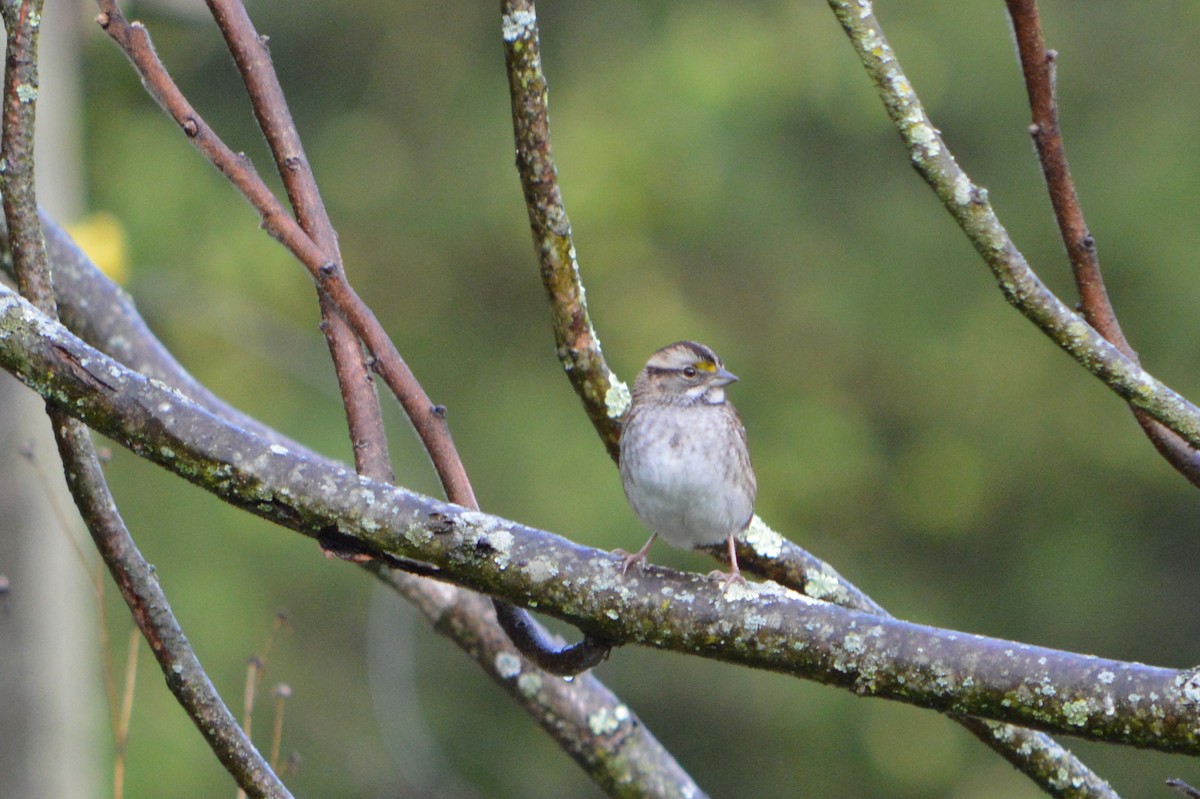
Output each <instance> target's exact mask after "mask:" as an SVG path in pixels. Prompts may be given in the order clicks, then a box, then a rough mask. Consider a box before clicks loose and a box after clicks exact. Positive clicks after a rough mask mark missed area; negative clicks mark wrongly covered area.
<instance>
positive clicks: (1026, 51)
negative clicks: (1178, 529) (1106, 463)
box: [1007, 0, 1200, 487]
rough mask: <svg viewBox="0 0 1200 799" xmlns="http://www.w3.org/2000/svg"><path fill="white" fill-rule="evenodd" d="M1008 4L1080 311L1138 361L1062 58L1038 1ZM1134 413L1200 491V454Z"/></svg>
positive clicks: (1143, 415) (1039, 150)
mask: <svg viewBox="0 0 1200 799" xmlns="http://www.w3.org/2000/svg"><path fill="white" fill-rule="evenodd" d="M1007 4H1008V14H1009V18H1010V19H1011V20H1012V23H1013V30H1014V31H1015V33H1016V39H1017V50H1018V53H1019V54H1020V57H1021V68H1022V72H1023V73H1024V76H1025V88H1026V90H1027V92H1028V94H1029V107H1030V109H1031V110H1032V112H1033V124H1032V125H1030V126H1029V132H1030V135H1032V136H1033V142H1034V145H1035V146H1036V148H1037V153H1038V161H1039V162H1040V163H1041V166H1042V174H1043V175H1044V176H1045V178H1046V189H1047V191H1048V192H1049V194H1050V204H1051V205H1052V206H1053V208H1054V216H1055V218H1056V219H1057V220H1058V228H1059V232H1060V234H1061V236H1062V241H1063V244H1064V245H1065V246H1066V250H1067V258H1068V259H1069V260H1070V262H1071V272H1072V274H1073V275H1074V277H1075V287H1076V289H1077V290H1078V291H1079V307H1080V310H1081V311H1082V312H1083V318H1084V319H1086V320H1087V321H1088V324H1090V325H1091V326H1092V327H1094V328H1096V330H1097V332H1099V333H1100V335H1102V336H1104V337H1105V338H1106V339H1108V340H1109V341H1111V342H1112V343H1113V344H1114V345H1115V346H1116V347H1117V348H1118V349H1119V350H1121V352H1123V353H1125V355H1127V356H1128V357H1129V358H1130V359H1132V360H1133V361H1135V362H1137V360H1138V357H1137V353H1136V352H1134V350H1133V347H1131V346H1130V345H1129V342H1128V341H1127V340H1126V339H1125V334H1124V333H1122V332H1121V325H1120V323H1119V322H1118V321H1117V314H1116V312H1115V311H1114V310H1113V307H1112V303H1111V302H1109V299H1108V292H1107V291H1106V290H1105V288H1104V278H1103V276H1102V275H1101V273H1100V256H1099V254H1098V253H1097V250H1096V240H1095V239H1094V238H1093V237H1092V234H1091V232H1090V231H1089V230H1088V227H1087V222H1086V221H1085V220H1084V217H1083V208H1082V206H1081V205H1080V202H1079V194H1078V192H1077V191H1076V190H1075V182H1074V181H1073V180H1072V179H1071V170H1070V168H1069V167H1068V166H1067V152H1066V148H1065V147H1064V146H1063V138H1062V131H1061V129H1060V128H1059V124H1058V102H1057V98H1056V96H1055V95H1056V91H1057V88H1056V81H1055V65H1056V60H1057V54H1056V53H1054V52H1053V51H1051V50H1047V49H1046V43H1045V39H1044V37H1043V35H1042V25H1041V20H1040V18H1039V16H1038V8H1037V2H1036V0H1007ZM1133 413H1134V416H1135V417H1136V418H1137V420H1138V423H1139V424H1140V425H1141V426H1142V429H1143V430H1144V431H1145V433H1146V436H1147V437H1148V438H1149V439H1150V441H1151V443H1152V444H1153V445H1154V447H1155V449H1157V450H1158V451H1159V453H1160V454H1162V456H1163V457H1164V458H1166V459H1167V461H1168V462H1169V463H1170V464H1171V465H1172V466H1174V467H1175V469H1176V471H1178V472H1179V473H1180V474H1182V475H1183V476H1184V477H1186V478H1187V479H1188V480H1189V481H1191V483H1192V484H1193V485H1196V486H1198V487H1200V452H1197V450H1196V449H1195V448H1193V447H1191V446H1189V445H1188V444H1187V442H1185V441H1183V440H1181V439H1180V438H1179V436H1178V435H1176V434H1175V433H1173V432H1172V431H1171V430H1169V429H1168V428H1166V427H1164V426H1163V425H1162V424H1160V423H1159V422H1157V421H1155V420H1154V419H1153V418H1151V417H1150V416H1149V415H1147V413H1146V412H1145V411H1143V410H1141V409H1139V408H1134V409H1133Z"/></svg>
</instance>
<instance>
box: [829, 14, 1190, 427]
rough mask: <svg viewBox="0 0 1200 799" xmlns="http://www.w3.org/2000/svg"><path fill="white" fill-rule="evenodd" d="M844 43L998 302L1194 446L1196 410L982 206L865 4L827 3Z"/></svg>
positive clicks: (984, 201)
mask: <svg viewBox="0 0 1200 799" xmlns="http://www.w3.org/2000/svg"><path fill="white" fill-rule="evenodd" d="M829 5H830V7H831V8H832V9H833V12H834V14H835V15H836V16H837V18H838V20H839V21H840V22H841V24H842V27H843V29H844V30H845V31H846V34H847V35H848V36H849V37H850V41H851V43H852V44H853V45H854V49H855V51H857V53H858V57H859V59H860V60H861V61H862V63H863V66H864V67H866V69H867V74H868V75H869V76H870V77H871V80H872V81H873V82H874V83H875V88H876V89H877V91H878V92H879V96H880V99H881V100H882V101H883V105H884V108H885V109H886V110H887V113H888V116H889V117H891V120H892V123H893V124H894V125H895V127H896V129H897V130H898V131H899V132H900V136H901V138H902V139H903V140H904V144H905V146H906V147H907V148H908V152H909V158H910V159H911V161H912V164H913V166H914V167H915V168H916V170H917V172H918V173H920V175H921V177H922V178H924V179H925V182H926V183H928V184H929V186H930V188H932V189H933V191H934V193H935V194H937V196H938V198H939V199H940V200H941V201H942V204H943V205H944V206H945V207H946V210H948V211H949V212H950V214H951V215H952V216H953V217H954V219H955V221H956V222H958V225H959V227H960V228H962V231H963V232H964V233H965V234H966V235H967V238H968V239H970V241H971V243H972V244H973V245H974V246H975V249H976V250H977V251H978V252H979V254H980V255H981V256H983V259H984V261H985V262H986V263H987V265H988V267H989V268H990V269H991V270H992V274H993V275H994V276H995V278H996V281H997V283H998V284H999V286H1000V290H1001V291H1002V292H1003V294H1004V298H1005V299H1006V300H1007V301H1008V302H1009V303H1010V304H1012V305H1013V307H1015V308H1016V309H1017V310H1018V311H1020V312H1021V313H1022V314H1023V315H1024V316H1025V317H1026V318H1027V319H1029V321H1031V322H1033V323H1034V324H1035V325H1037V327H1038V328H1039V329H1040V330H1041V331H1042V332H1043V333H1045V334H1046V335H1047V336H1048V337H1049V338H1050V339H1051V340H1052V341H1053V342H1054V343H1055V344H1057V345H1058V346H1059V347H1061V348H1062V349H1063V350H1065V351H1066V352H1067V353H1068V354H1069V355H1070V356H1071V357H1072V358H1074V359H1075V361H1076V362H1078V363H1079V364H1080V365H1081V366H1083V367H1084V368H1085V369H1087V370H1088V371H1089V372H1091V373H1092V374H1093V375H1095V376H1096V377H1098V378H1100V380H1101V381H1103V382H1104V383H1105V385H1107V386H1108V387H1109V388H1110V389H1112V390H1113V391H1114V392H1115V393H1116V394H1117V395H1118V396H1120V397H1122V398H1123V399H1125V400H1126V401H1128V402H1129V403H1130V404H1131V405H1133V406H1134V407H1136V408H1140V409H1142V410H1144V411H1146V412H1147V413H1149V414H1150V415H1151V416H1152V417H1153V418H1155V419H1157V420H1158V421H1160V422H1162V423H1163V424H1164V425H1166V426H1167V427H1169V428H1170V429H1171V430H1173V431H1175V432H1176V433H1178V434H1179V435H1180V436H1181V437H1182V438H1183V439H1184V440H1186V441H1187V442H1188V443H1189V444H1191V445H1192V446H1200V409H1197V408H1196V406H1195V405H1193V404H1192V403H1190V402H1188V401H1187V400H1186V399H1185V398H1184V397H1182V396H1180V395H1179V394H1178V393H1176V392H1175V391H1172V390H1171V389H1170V388H1168V387H1167V386H1166V385H1164V384H1163V383H1162V382H1161V381H1159V380H1158V379H1157V378H1155V377H1153V376H1152V375H1150V374H1149V373H1148V372H1146V371H1145V370H1144V369H1142V367H1141V366H1140V365H1139V364H1138V363H1137V362H1136V361H1134V360H1133V359H1131V358H1129V357H1128V356H1126V355H1125V354H1123V353H1122V352H1121V351H1120V350H1119V349H1117V347H1116V346H1114V345H1113V344H1111V343H1110V342H1108V341H1107V340H1105V338H1104V337H1103V336H1101V335H1100V334H1099V333H1098V332H1097V331H1096V330H1095V329H1094V328H1093V327H1092V326H1091V325H1089V324H1088V323H1087V321H1086V320H1085V319H1083V317H1081V316H1080V315H1079V314H1077V313H1075V312H1074V311H1072V310H1071V309H1070V308H1069V307H1067V305H1066V304H1065V303H1063V302H1062V300H1060V299H1059V298H1058V297H1056V296H1054V294H1053V293H1052V292H1051V291H1050V290H1049V289H1048V288H1047V287H1046V286H1045V284H1044V283H1042V281H1041V279H1040V278H1038V276H1037V275H1036V274H1035V273H1034V271H1033V270H1032V269H1031V268H1030V267H1029V263H1028V262H1027V261H1026V260H1025V257H1024V256H1023V255H1022V254H1021V252H1020V251H1019V250H1018V249H1017V247H1016V245H1015V244H1013V242H1012V239H1011V238H1010V237H1009V235H1008V232H1007V231H1006V230H1005V229H1004V226H1003V225H1002V224H1000V220H999V219H998V218H997V217H996V213H995V211H994V210H993V209H992V206H991V204H990V203H989V202H988V198H987V190H986V189H984V188H982V187H980V186H977V185H975V184H974V183H973V182H972V181H971V178H970V177H969V176H968V175H967V174H966V172H964V171H963V170H962V168H961V167H959V165H958V163H957V162H956V161H955V159H954V156H953V154H952V153H951V152H950V150H949V148H947V147H946V143H945V141H943V139H942V137H941V134H940V133H939V132H938V130H937V128H936V127H935V126H934V125H933V123H932V122H931V121H930V119H929V115H928V114H927V113H926V112H925V108H924V106H923V105H922V104H921V101H920V99H919V98H918V97H917V95H916V92H915V91H914V90H913V88H912V84H911V83H910V82H909V80H908V77H907V76H906V75H905V74H904V71H903V70H902V69H901V68H900V63H899V61H898V60H897V59H896V55H895V53H894V52H893V51H892V48H891V45H889V44H888V42H887V37H886V36H885V35H884V32H883V28H882V27H880V24H879V21H878V19H876V17H875V14H874V9H873V7H872V3H871V2H870V0H829Z"/></svg>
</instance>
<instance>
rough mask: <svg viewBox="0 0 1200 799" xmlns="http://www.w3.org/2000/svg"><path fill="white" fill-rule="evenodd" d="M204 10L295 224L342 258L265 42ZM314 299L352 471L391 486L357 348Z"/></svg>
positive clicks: (242, 21)
mask: <svg viewBox="0 0 1200 799" xmlns="http://www.w3.org/2000/svg"><path fill="white" fill-rule="evenodd" d="M208 7H209V9H210V10H211V12H212V15H213V19H214V20H216V23H217V27H218V28H220V30H221V33H222V35H223V36H224V37H225V42H226V44H227V45H228V47H229V51H230V52H231V53H232V54H233V60H234V62H235V63H236V64H237V68H238V72H239V73H240V74H241V76H242V79H243V81H245V84H246V90H247V92H248V93H249V95H250V104H251V106H252V107H253V109H254V116H255V118H256V119H257V120H258V125H259V128H260V129H261V130H262V132H263V136H264V137H265V138H266V140H267V146H268V147H269V148H270V151H271V155H272V156H273V157H274V159H275V168H276V170H277V171H278V173H279V176H280V178H281V179H282V180H283V186H284V190H285V191H286V192H287V195H288V201H289V202H290V203H291V206H292V210H293V212H294V213H295V216H296V221H297V222H299V223H300V227H301V228H302V229H303V230H304V232H305V233H306V234H308V236H309V237H310V238H311V239H312V240H313V241H314V242H315V243H316V244H317V246H319V247H320V248H321V249H322V250H323V251H324V252H325V260H326V261H330V262H336V263H339V264H340V263H341V262H342V256H341V252H340V250H339V248H338V240H337V233H336V232H335V231H334V228H333V223H332V222H331V221H330V219H329V213H328V211H327V210H326V208H325V203H324V202H323V201H322V200H321V192H320V190H319V189H318V187H317V181H316V178H314V177H313V173H312V169H311V167H310V166H309V163H308V158H307V157H306V156H305V154H304V145H303V143H302V142H301V140H300V134H299V132H298V131H297V129H296V124H295V122H294V121H293V119H292V114H291V111H290V110H289V108H288V103H287V98H286V96H285V95H284V93H283V87H282V86H280V84H279V77H278V76H277V75H276V73H275V69H274V67H273V65H272V64H271V54H270V51H269V50H268V48H267V42H266V39H264V38H263V37H261V36H259V35H258V32H257V31H256V30H255V29H254V23H253V22H252V21H251V19H250V15H249V14H247V13H246V9H245V7H244V6H243V5H242V4H241V3H240V2H237V1H236V0H209V1H208ZM318 298H319V302H320V308H321V331H322V332H323V333H324V335H325V342H326V344H327V345H328V347H329V353H330V356H331V358H332V359H333V365H334V373H335V374H336V376H337V380H338V387H339V388H340V390H341V394H342V405H343V407H344V408H345V410H346V422H347V425H348V427H349V432H350V441H351V446H352V449H353V452H354V464H355V466H356V468H357V470H358V472H359V473H360V474H365V475H368V476H369V477H372V478H374V479H376V480H382V481H384V482H388V483H390V482H393V480H394V479H395V475H394V473H393V472H392V464H391V459H390V457H389V456H388V450H387V434H386V432H385V428H384V424H383V411H382V409H381V408H380V405H379V397H378V395H377V394H376V393H375V387H374V382H373V381H372V379H371V373H370V370H369V369H368V368H367V363H366V358H365V356H364V353H363V351H362V346H361V345H360V344H359V341H358V337H357V336H356V335H354V331H353V330H351V329H350V326H349V325H348V324H347V323H346V322H345V320H343V319H342V318H341V316H340V315H339V314H338V312H337V310H336V309H335V308H334V306H333V304H332V303H331V302H330V301H329V299H328V298H327V297H326V296H325V295H324V294H323V293H321V292H318Z"/></svg>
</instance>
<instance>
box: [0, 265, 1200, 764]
mask: <svg viewBox="0 0 1200 799" xmlns="http://www.w3.org/2000/svg"><path fill="white" fill-rule="evenodd" d="M0 365H2V366H3V367H4V368H5V369H7V370H9V371H10V372H12V373H14V374H15V375H17V376H18V377H19V378H20V379H21V380H22V381H24V382H25V383H26V384H27V385H29V386H30V387H31V388H34V389H35V390H37V391H38V392H39V393H41V394H42V395H43V396H44V397H46V399H47V400H48V401H49V402H52V403H54V404H56V405H58V406H59V407H62V408H64V409H67V410H68V411H69V412H70V413H71V414H72V415H77V416H78V417H79V418H82V419H83V420H85V421H86V422H87V423H88V424H89V425H91V426H93V427H95V428H96V429H97V430H100V431H101V432H103V433H104V434H105V435H108V436H109V437H111V438H113V439H114V440H115V441H117V442H118V443H120V444H122V445H123V446H126V447H128V448H130V449H131V450H133V451H134V452H136V453H138V454H139V455H142V456H143V457H146V458H148V459H149V460H152V461H154V462H156V463H159V464H160V465H162V466H164V467H166V468H168V469H169V470H171V471H173V472H174V473H176V474H178V475H180V476H182V477H185V478H186V479H188V480H190V481H192V482H194V483H196V484H198V485H200V486H202V487H204V488H206V489H207V490H209V491H212V492H213V493H216V494H217V495H218V496H221V497H222V498H223V499H225V500H226V501H228V502H231V503H233V504H235V505H237V506H239V507H242V508H245V509H247V510H250V511H251V512H253V513H256V514H258V515H260V516H262V517H264V518H266V519H269V520H271V521H274V522H276V523H278V524H281V525H283V526H286V527H288V528H290V529H293V530H296V531H298V532H301V533H303V534H305V535H308V536H312V537H314V538H323V537H325V538H330V537H332V538H336V539H344V540H346V541H349V542H354V544H355V545H357V546H359V547H360V548H361V550H362V551H363V552H365V553H369V554H371V555H373V556H375V557H378V558H379V559H381V560H384V561H386V562H388V563H389V564H393V563H398V564H401V565H402V564H403V563H404V562H405V561H419V562H422V563H425V564H428V566H427V567H426V571H436V572H437V574H438V576H439V577H440V578H441V579H444V580H447V581H450V582H454V583H455V584H457V585H460V586H464V587H468V588H471V589H473V590H476V591H481V592H484V593H489V594H493V595H497V596H501V597H503V598H504V599H506V600H508V601H510V602H514V603H517V604H521V605H529V604H532V603H536V604H537V606H538V608H539V609H540V610H542V611H544V612H546V613H550V614H552V615H555V616H557V617H559V618H561V619H564V620H565V621H568V622H570V623H571V624H574V625H576V626H577V627H579V628H580V629H583V630H584V631H586V632H588V633H592V634H595V635H598V636H601V637H605V638H610V639H613V640H618V641H625V642H630V643H639V644H644V645H648V646H653V647H657V648H662V649H671V650H675V651H681V652H689V653H692V654H698V655H702V656H704V657H709V658H714V659H719V660H724V661H727V662H731V663H739V664H742V665H746V666H751V667H755V668H762V669H768V670H773V671H779V672H783V673H787V674H791V675H794V676H797V677H802V678H805V679H811V680H816V681H819V682H823V683H827V684H832V685H838V686H842V687H844V688H847V689H849V690H853V691H855V692H856V693H859V694H862V695H869V696H879V697H885V698H890V699H896V700H899V701H904V702H908V703H911V704H917V705H921V706H923V707H929V708H933V709H936V710H940V711H943V712H950V713H960V714H968V715H977V716H982V717H986V718H991V719H993V720H997V721H1005V722H1011V723H1015V724H1021V725H1024V726H1033V727H1037V728H1040V729H1045V730H1048V731H1057V732H1063V733H1069V734H1071V735H1076V736H1080V737H1087V738H1092V739H1096V740H1104V741H1109V742H1114V743H1125V744H1129V745H1133V746H1139V747H1146V748H1154V749H1160V750H1164V751H1173V752H1185V753H1192V754H1197V753H1200V674H1197V673H1196V672H1194V671H1178V670H1173V669H1166V668H1156V667H1151V666H1143V665H1139V664H1134V663H1122V662H1118V661H1111V660H1103V659H1099V658H1095V657H1091V656H1083V655H1076V654H1071V653H1067V652H1060V651H1056V650H1052V649H1044V648H1041V647H1033V646H1029V645H1025V644H1019V643H1013V642H1007V641H1000V640H995V639H989V638H986V637H983V636H977V635H970V634H964V633H957V632H950V631H946V630H938V629H934V628H929V627H924V626H921V625H916V624H909V623H905V622H900V621H896V620H894V619H887V618H883V617H880V616H874V615H870V614H864V613H860V612H857V611H851V610H847V609H845V608H841V607H838V606H836V605H831V604H828V603H824V602H818V601H816V600H812V599H809V598H808V597H804V596H802V595H799V594H796V593H794V592H791V591H788V590H786V589H783V588H781V587H780V586H778V585H775V584H773V583H767V584H761V583H752V584H748V585H744V586H741V585H736V584H735V585H734V586H731V587H730V589H729V590H728V591H722V590H721V587H720V583H719V581H714V580H708V579H706V578H701V577H697V576H695V575H681V574H678V573H676V572H672V571H670V570H666V569H658V568H654V569H647V570H645V571H643V572H639V574H638V575H637V576H636V577H625V576H623V575H622V574H621V569H620V559H619V558H617V557H616V556H614V555H612V554H610V553H606V552H599V551H596V550H593V549H589V548H586V547H581V546H578V545H576V544H573V543H571V542H570V541H567V540H565V539H563V538H560V537H558V536H555V535H552V534H550V533H546V532H542V531H539V530H535V529H532V528H529V527H525V526H523V525H520V524H518V523H515V522H511V521H507V520H504V519H500V518H498V517H495V516H490V515H488V514H484V513H480V512H478V511H469V510H466V509H463V508H460V507H456V506H454V505H449V504H447V503H444V502H440V501H437V500H434V499H431V498H429V497H424V496H421V495H419V494H416V493H413V492H411V491H407V490H405V489H403V488H397V487H394V486H389V485H385V484H382V483H378V482H376V481H373V480H369V479H367V478H364V477H359V476H356V475H354V474H351V473H350V472H348V471H346V470H331V469H329V468H328V467H326V466H324V465H323V464H320V463H307V462H305V461H304V460H303V459H301V458H298V457H296V456H295V455H294V454H292V453H290V452H288V451H287V450H286V449H285V448H284V447H282V446H279V445H273V446H268V445H267V444H265V442H262V441H260V440H258V439H256V438H255V437H253V436H252V435H250V434H248V433H246V432H245V431H243V430H240V429H238V428H235V427H233V426H231V425H227V424H225V423H223V422H221V421H220V420H218V419H216V418H214V417H213V416H212V415H211V414H209V413H208V412H207V411H205V410H204V409H202V408H200V407H199V406H196V405H195V404H193V403H192V402H190V401H189V400H187V399H186V398H184V397H182V396H181V395H179V394H178V393H177V392H175V391H173V390H171V389H170V388H168V387H166V386H163V385H161V384H155V383H153V382H151V381H148V380H146V379H145V378H144V377H142V376H141V375H138V374H136V373H133V372H130V371H129V370H128V369H125V368H124V367H122V366H121V365H120V364H118V363H116V362H115V361H113V360H111V359H109V358H107V357H106V356H104V355H102V354H101V353H99V352H97V351H96V350H94V349H92V348H90V347H88V346H86V345H85V344H83V342H81V341H79V340H78V339H77V338H75V337H74V336H72V335H71V334H70V333H69V332H68V331H67V330H66V329H65V328H63V327H62V326H61V325H60V324H58V323H57V322H55V321H53V320H51V319H49V318H47V317H45V316H44V315H42V314H40V313H39V312H38V311H37V310H36V309H35V308H33V307H32V306H31V305H30V304H29V303H28V302H26V301H25V300H23V299H21V298H19V297H18V296H17V295H16V294H15V293H14V292H12V291H11V290H9V289H6V288H3V287H0Z"/></svg>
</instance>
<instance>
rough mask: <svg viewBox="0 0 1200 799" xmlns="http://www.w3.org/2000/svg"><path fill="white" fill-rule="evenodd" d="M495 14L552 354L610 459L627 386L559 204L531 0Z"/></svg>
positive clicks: (513, 1)
mask: <svg viewBox="0 0 1200 799" xmlns="http://www.w3.org/2000/svg"><path fill="white" fill-rule="evenodd" d="M500 11H501V14H502V24H503V34H504V59H505V62H506V63H507V65H508V88H509V94H510V95H511V98H512V115H513V133H514V137H515V139H516V144H517V171H518V173H519V174H520V176H521V187H522V188H523V189H524V191H525V206H526V208H527V209H528V211H529V226H530V228H531V229H532V232H533V246H534V249H535V250H536V251H537V254H538V259H539V262H540V264H541V273H542V285H543V286H545V289H546V294H547V296H548V297H549V299H550V315H551V321H552V322H553V325H554V341H555V344H556V346H557V350H558V359H559V361H560V362H561V363H562V366H563V369H564V371H566V373H567V377H568V378H569V379H570V381H571V385H573V386H574V387H575V393H576V394H578V395H579V398H580V399H581V400H583V407H584V410H586V411H587V415H588V418H590V419H591V420H592V425H593V426H595V428H596V432H597V433H599V434H600V439H601V440H602V441H603V442H604V446H605V447H607V448H608V453H609V455H611V456H612V457H613V459H614V460H616V457H617V451H618V441H619V439H620V426H619V423H618V420H619V419H620V418H621V415H622V414H624V413H625V408H626V407H627V406H628V404H629V389H628V388H627V387H626V386H625V384H624V383H622V382H621V381H620V380H618V379H617V377H616V375H614V374H613V373H612V370H610V369H609V368H608V363H607V362H606V361H605V360H604V353H603V352H601V350H600V339H599V338H597V336H596V331H595V330H594V329H593V328H592V320H591V318H590V317H589V316H588V310H587V301H586V299H585V295H584V290H583V282H582V280H581V279H580V276H579V262H578V261H577V260H576V253H575V244H574V242H573V241H572V240H571V222H570V220H569V219H568V218H567V210H566V208H565V207H564V206H563V199H562V192H561V191H559V187H558V172H557V170H556V168H555V166H554V156H553V154H552V152H551V149H550V118H549V115H548V114H547V112H546V94H547V90H546V76H545V74H543V72H542V56H541V45H540V44H539V42H538V32H537V12H536V10H535V9H534V4H533V0H501V3H500Z"/></svg>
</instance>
